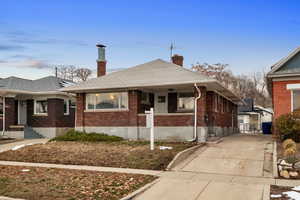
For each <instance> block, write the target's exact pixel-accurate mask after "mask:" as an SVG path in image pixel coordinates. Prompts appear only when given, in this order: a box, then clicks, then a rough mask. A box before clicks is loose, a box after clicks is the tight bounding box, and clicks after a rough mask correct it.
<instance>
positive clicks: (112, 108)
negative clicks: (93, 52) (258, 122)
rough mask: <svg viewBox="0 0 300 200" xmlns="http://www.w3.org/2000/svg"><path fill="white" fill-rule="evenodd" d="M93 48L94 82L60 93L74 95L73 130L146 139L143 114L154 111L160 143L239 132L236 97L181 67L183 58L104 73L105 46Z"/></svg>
mask: <svg viewBox="0 0 300 200" xmlns="http://www.w3.org/2000/svg"><path fill="white" fill-rule="evenodd" d="M97 47H98V53H99V56H98V60H97V65H98V78H95V79H91V80H88V81H86V82H83V83H80V84H78V85H74V86H71V87H67V88H64V89H62V91H65V92H72V93H76V95H77V110H76V129H77V130H84V131H86V132H98V133H107V134H111V135H118V136H121V137H124V138H128V139H149V134H150V132H149V129H147V128H146V115H145V111H146V110H149V109H150V108H151V107H153V108H154V112H155V117H154V126H155V138H156V139H159V140H164V139H168V140H185V141H186V140H192V139H195V138H196V136H198V139H199V140H200V141H205V140H206V138H207V136H208V134H211V135H227V134H231V133H233V132H236V131H237V103H238V102H239V98H238V97H236V96H235V95H234V94H233V93H232V92H231V91H229V90H227V89H226V88H224V87H223V86H222V85H221V84H220V83H219V82H218V81H216V80H215V79H212V78H209V77H207V76H204V75H201V74H200V73H197V72H193V71H190V70H188V69H186V68H184V67H183V57H182V56H179V55H174V56H173V57H172V61H173V63H170V62H166V61H163V60H161V59H157V60H153V61H151V62H147V63H144V64H141V65H137V66H135V67H131V68H128V69H124V70H121V71H117V72H113V73H109V74H107V75H106V74H105V72H106V60H105V46H104V45H97ZM199 95H200V96H201V97H200V98H198V96H199ZM195 102H196V104H195Z"/></svg>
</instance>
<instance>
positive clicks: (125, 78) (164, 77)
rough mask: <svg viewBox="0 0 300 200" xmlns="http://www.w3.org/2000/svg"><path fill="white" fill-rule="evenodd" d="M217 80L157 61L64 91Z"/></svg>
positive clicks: (91, 80) (113, 73)
mask: <svg viewBox="0 0 300 200" xmlns="http://www.w3.org/2000/svg"><path fill="white" fill-rule="evenodd" d="M214 81H216V80H214V79H212V78H209V77H207V76H204V75H201V74H199V73H196V72H193V71H191V70H188V69H186V68H184V67H181V66H179V65H175V64H173V63H170V62H166V61H163V60H161V59H157V60H154V61H151V62H147V63H144V64H141V65H137V66H135V67H131V68H128V69H125V70H121V71H117V72H112V73H110V74H107V75H105V76H102V77H98V78H94V79H90V80H88V81H86V82H83V83H80V84H77V85H74V86H70V87H66V88H64V89H63V90H62V91H68V92H72V91H85V90H94V89H117V88H134V87H147V86H162V85H177V84H185V83H186V84H187V83H206V82H214Z"/></svg>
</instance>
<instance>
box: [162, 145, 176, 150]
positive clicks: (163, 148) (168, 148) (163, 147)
mask: <svg viewBox="0 0 300 200" xmlns="http://www.w3.org/2000/svg"><path fill="white" fill-rule="evenodd" d="M159 149H160V150H166V149H167V150H171V149H173V147H166V146H159Z"/></svg>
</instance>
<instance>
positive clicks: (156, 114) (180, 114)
mask: <svg viewBox="0 0 300 200" xmlns="http://www.w3.org/2000/svg"><path fill="white" fill-rule="evenodd" d="M138 115H139V116H145V115H146V114H144V113H139V114H138ZM182 115H194V113H154V116H182Z"/></svg>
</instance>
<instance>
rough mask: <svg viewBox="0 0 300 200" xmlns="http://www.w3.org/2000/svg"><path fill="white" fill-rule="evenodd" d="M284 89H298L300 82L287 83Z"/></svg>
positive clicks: (299, 88)
mask: <svg viewBox="0 0 300 200" xmlns="http://www.w3.org/2000/svg"><path fill="white" fill-rule="evenodd" d="M286 89H287V90H300V83H295V84H287V85H286Z"/></svg>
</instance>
